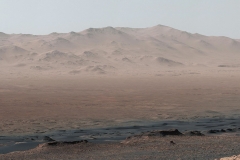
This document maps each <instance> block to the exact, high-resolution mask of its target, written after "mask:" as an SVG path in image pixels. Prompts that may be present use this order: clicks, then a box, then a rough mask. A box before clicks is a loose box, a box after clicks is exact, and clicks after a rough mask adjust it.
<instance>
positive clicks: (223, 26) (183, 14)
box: [0, 0, 240, 39]
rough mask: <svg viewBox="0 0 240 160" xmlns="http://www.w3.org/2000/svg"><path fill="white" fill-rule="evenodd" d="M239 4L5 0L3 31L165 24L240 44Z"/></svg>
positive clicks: (232, 0)
mask: <svg viewBox="0 0 240 160" xmlns="http://www.w3.org/2000/svg"><path fill="white" fill-rule="evenodd" d="M239 15H240V0H0V32H5V33H31V34H48V33H51V32H70V31H76V32H78V31H82V30H84V29H87V28H90V27H92V28H98V27H106V26H113V27H119V26H122V27H136V28H143V27H151V26H155V25H157V24H162V25H166V26H170V27H173V28H177V29H180V30H183V31H187V32H191V33H200V34H204V35H217V36H228V37H232V38H238V39H240V19H239Z"/></svg>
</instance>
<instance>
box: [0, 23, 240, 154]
mask: <svg viewBox="0 0 240 160" xmlns="http://www.w3.org/2000/svg"><path fill="white" fill-rule="evenodd" d="M239 51H240V42H239V40H234V39H230V38H227V37H208V36H204V35H200V34H191V33H188V32H183V31H179V30H176V29H173V28H170V27H166V26H162V25H158V26H154V27H150V28H142V29H135V28H113V27H106V28H90V29H87V30H85V31H82V32H78V33H77V32H70V33H52V34H49V35H42V36H37V35H30V34H29V35H28V34H4V33H0V75H1V76H0V77H1V78H0V110H1V111H0V121H1V123H0V159H11V158H12V159H37V158H38V159H67V158H68V159H98V158H100V159H106V157H107V159H159V158H160V159H179V158H180V159H192V158H195V159H219V158H221V157H229V156H232V155H236V154H239V153H240V150H239V145H238V143H236V142H238V141H239V129H240V126H239V119H240V117H239V113H240V108H239V104H240V84H239V79H240V61H239V59H240V54H239ZM163 121H164V123H163V124H161V126H158V127H156V128H154V129H153V128H151V127H149V126H150V124H155V123H162V122H163ZM212 121H214V123H211V122H212ZM223 121H224V122H226V123H222V122H223ZM165 122H166V123H165ZM170 122H171V123H170ZM180 122H181V123H180ZM183 122H184V125H183V124H182V123H183ZM200 122H201V123H202V125H201V126H200V125H197V123H200ZM203 122H204V123H203ZM185 123H189V124H188V125H187V124H186V125H185ZM210 123H211V125H210ZM173 124H174V125H173ZM126 126H130V127H133V128H134V127H138V126H141V127H142V128H139V130H137V129H136V130H134V131H133V132H132V134H134V135H138V134H139V133H141V132H145V131H151V130H155V129H156V130H163V129H172V128H174V129H179V130H180V132H185V131H192V130H199V131H201V132H202V133H204V134H206V135H205V136H200V137H199V136H193V137H192V136H190V137H188V136H187V137H182V136H173V137H172V136H167V137H162V136H154V137H151V136H149V135H148V136H146V137H147V138H146V137H144V138H142V137H140V138H137V140H135V139H134V140H132V139H131V138H130V140H129V143H127V142H126V141H127V140H124V139H125V138H127V137H128V136H132V134H130V132H129V134H125V133H124V134H123V133H122V132H123V130H124V127H126ZM147 126H148V127H149V128H147V130H144V127H147ZM112 127H123V128H121V129H122V130H121V131H119V132H121V134H123V135H124V136H125V135H126V137H124V136H122V137H121V138H120V139H119V141H117V142H115V141H111V142H109V143H107V140H108V139H107V138H106V139H104V140H105V141H104V142H103V141H101V142H98V143H94V139H96V140H98V138H96V137H95V138H89V136H90V137H91V136H92V137H94V136H93V135H90V132H89V133H86V135H82V133H81V136H82V137H81V138H80V139H81V140H88V141H90V142H89V143H86V142H84V143H80V144H74V145H65V144H60V145H57V146H48V145H47V144H48V143H45V142H43V141H42V139H41V140H40V138H39V137H41V136H46V135H47V136H50V137H52V138H53V137H54V136H55V137H56V139H58V138H59V137H60V136H56V135H58V134H59V135H60V132H68V131H71V133H72V131H73V133H77V132H74V131H76V130H84V131H89V130H90V129H92V130H91V132H93V130H94V129H99V128H104V129H105V130H111V128H112ZM213 129H214V130H217V131H216V132H218V131H219V132H220V131H221V133H216V134H215V133H214V131H213ZM55 132H56V134H55ZM115 132H116V133H117V132H118V130H117V129H115V130H114V133H115ZM211 132H212V133H214V134H210V135H209V133H211ZM53 133H54V134H53ZM51 134H52V135H51ZM61 134H62V135H63V133H61ZM94 134H95V131H94ZM106 134H110V132H108V133H106ZM33 135H34V136H35V137H38V138H32V139H31V142H32V141H34V143H35V141H36V142H37V143H39V145H38V146H37V148H35V147H30V149H31V150H29V151H22V152H16V151H19V149H9V148H8V149H6V147H8V146H11V147H12V148H14V145H16V144H17V143H22V142H25V140H23V139H24V138H26V137H29V136H30V137H31V136H33ZM18 136H22V137H24V138H23V139H22V137H21V140H19V139H18V140H16V139H15V138H16V137H18ZM68 136H69V137H70V135H69V134H68V135H67V134H66V135H64V137H65V139H64V138H63V139H64V140H69V137H68ZM75 136H76V137H77V136H78V137H79V135H75ZM83 136H85V137H83ZM67 137H68V138H67ZM100 137H101V136H100ZM109 137H111V136H109ZM123 137H124V139H122V138H123ZM7 139H10V140H9V141H7ZM60 139H61V138H60ZM60 139H58V140H60ZM70 139H71V138H70ZM80 139H77V140H80ZM71 140H73V139H71ZM120 140H121V141H120ZM171 141H173V142H174V144H173V145H172V144H169V142H171ZM27 142H29V141H27ZM209 142H211V144H209ZM43 143H45V144H43ZM175 143H176V144H175ZM161 144H162V145H161ZM146 146H147V147H146ZM182 148H185V150H182ZM192 148H195V149H193V150H192ZM66 149H67V152H68V154H64V155H62V154H59V152H62V151H63V150H65V151H66ZM190 149H191V150H190ZM26 150H27V149H26ZM172 150H174V152H176V154H174V155H173V154H172V153H171V152H170V151H172ZM11 151H15V152H11ZM118 151H119V152H118ZM140 151H141V152H140ZM160 151H161V152H160ZM9 152H11V153H9ZM117 152H118V153H117ZM1 153H5V154H1ZM48 153H50V154H48ZM79 153H81V154H79ZM204 154H205V155H204Z"/></svg>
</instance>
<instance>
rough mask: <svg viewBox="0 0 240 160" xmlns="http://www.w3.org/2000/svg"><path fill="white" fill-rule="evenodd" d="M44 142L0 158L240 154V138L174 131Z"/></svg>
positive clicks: (213, 157) (216, 158) (198, 159)
mask: <svg viewBox="0 0 240 160" xmlns="http://www.w3.org/2000/svg"><path fill="white" fill-rule="evenodd" d="M44 141H45V143H43V144H40V145H39V146H38V147H36V148H34V149H31V150H27V151H20V152H12V153H8V154H0V159H1V160H9V159H18V160H32V159H36V160H42V159H53V160H57V159H74V160H80V159H98V160H110V159H133V160H134V159H135V160H141V159H164V160H165V159H171V160H175V159H176V160H177V159H181V160H189V159H195V160H208V159H209V160H236V159H239V156H234V157H231V156H232V155H238V154H239V151H240V145H239V142H240V136H236V135H231V136H229V135H220V136H209V135H205V136H204V135H203V134H202V133H201V132H198V131H190V132H186V133H181V132H180V131H178V130H176V129H174V130H162V131H160V130H156V131H149V132H144V133H141V134H138V135H133V136H130V137H128V138H126V139H125V140H124V141H122V142H121V143H119V142H106V143H92V142H88V141H84V140H82V141H72V142H65V141H61V142H58V141H55V140H54V139H51V137H45V138H44ZM222 157H229V158H222Z"/></svg>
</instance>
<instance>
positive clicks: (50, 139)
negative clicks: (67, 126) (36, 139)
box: [43, 136, 55, 142]
mask: <svg viewBox="0 0 240 160" xmlns="http://www.w3.org/2000/svg"><path fill="white" fill-rule="evenodd" d="M43 141H45V142H54V141H55V140H54V139H52V138H51V137H48V136H44V137H43Z"/></svg>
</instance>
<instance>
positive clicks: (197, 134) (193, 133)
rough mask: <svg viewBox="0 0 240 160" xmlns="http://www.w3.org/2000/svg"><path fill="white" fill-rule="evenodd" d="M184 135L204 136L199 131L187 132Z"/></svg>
mask: <svg viewBox="0 0 240 160" xmlns="http://www.w3.org/2000/svg"><path fill="white" fill-rule="evenodd" d="M184 135H186V136H204V134H202V133H201V132H200V131H189V132H186V133H185V134H184Z"/></svg>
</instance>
